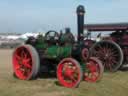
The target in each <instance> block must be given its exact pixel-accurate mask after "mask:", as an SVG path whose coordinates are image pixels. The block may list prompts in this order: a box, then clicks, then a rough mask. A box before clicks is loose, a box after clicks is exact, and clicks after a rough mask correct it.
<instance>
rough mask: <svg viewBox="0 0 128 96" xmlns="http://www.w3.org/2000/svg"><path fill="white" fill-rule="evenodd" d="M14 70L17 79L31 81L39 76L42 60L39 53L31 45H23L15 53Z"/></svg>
mask: <svg viewBox="0 0 128 96" xmlns="http://www.w3.org/2000/svg"><path fill="white" fill-rule="evenodd" d="M12 59H13V70H14V74H15V76H16V77H17V78H19V79H21V80H30V79H33V78H35V77H36V76H37V74H38V71H39V68H40V60H39V56H38V53H37V51H36V50H35V48H33V47H32V46H31V45H21V46H19V47H17V48H16V49H15V50H14V52H13V58H12Z"/></svg>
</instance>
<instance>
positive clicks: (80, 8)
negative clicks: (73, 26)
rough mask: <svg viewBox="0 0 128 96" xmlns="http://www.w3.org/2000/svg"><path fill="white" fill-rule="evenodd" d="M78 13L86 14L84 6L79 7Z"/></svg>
mask: <svg viewBox="0 0 128 96" xmlns="http://www.w3.org/2000/svg"><path fill="white" fill-rule="evenodd" d="M77 13H85V8H84V6H83V5H79V6H78V7H77Z"/></svg>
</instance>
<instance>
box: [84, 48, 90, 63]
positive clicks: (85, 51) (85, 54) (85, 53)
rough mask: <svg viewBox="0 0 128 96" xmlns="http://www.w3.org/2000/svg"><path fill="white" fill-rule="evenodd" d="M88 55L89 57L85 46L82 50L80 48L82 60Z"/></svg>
mask: <svg viewBox="0 0 128 96" xmlns="http://www.w3.org/2000/svg"><path fill="white" fill-rule="evenodd" d="M88 57H89V51H88V49H87V48H84V49H83V50H82V58H83V60H85V61H86V60H87V59H88Z"/></svg>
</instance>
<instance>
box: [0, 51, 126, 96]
mask: <svg viewBox="0 0 128 96" xmlns="http://www.w3.org/2000/svg"><path fill="white" fill-rule="evenodd" d="M11 54H12V50H0V96H128V72H121V71H118V72H116V73H104V76H103V79H102V80H101V81H100V82H97V83H87V82H84V81H83V82H81V83H80V86H79V88H76V89H69V88H64V87H62V86H58V85H56V81H57V79H50V78H49V79H37V80H32V81H22V80H18V79H15V78H14V77H13V76H12V63H11Z"/></svg>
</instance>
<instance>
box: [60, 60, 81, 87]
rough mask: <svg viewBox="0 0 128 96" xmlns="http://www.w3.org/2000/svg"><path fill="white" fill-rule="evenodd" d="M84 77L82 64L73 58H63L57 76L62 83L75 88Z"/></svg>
mask: <svg viewBox="0 0 128 96" xmlns="http://www.w3.org/2000/svg"><path fill="white" fill-rule="evenodd" d="M82 77H83V71H82V69H81V67H80V64H79V63H78V62H77V61H76V60H75V59H73V58H65V59H63V60H62V61H61V62H60V63H59V65H58V68H57V78H58V80H59V82H60V84H61V85H63V86H65V87H68V88H74V87H78V85H79V83H80V81H81V80H82Z"/></svg>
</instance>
